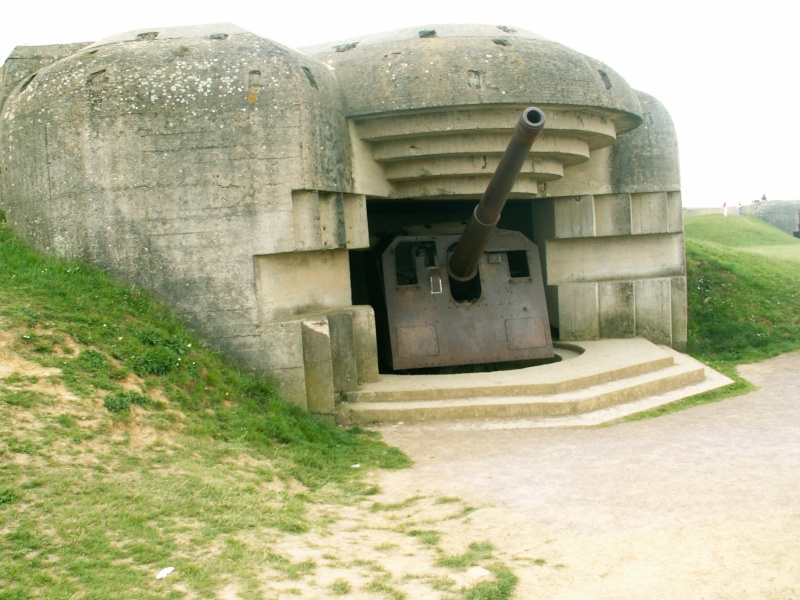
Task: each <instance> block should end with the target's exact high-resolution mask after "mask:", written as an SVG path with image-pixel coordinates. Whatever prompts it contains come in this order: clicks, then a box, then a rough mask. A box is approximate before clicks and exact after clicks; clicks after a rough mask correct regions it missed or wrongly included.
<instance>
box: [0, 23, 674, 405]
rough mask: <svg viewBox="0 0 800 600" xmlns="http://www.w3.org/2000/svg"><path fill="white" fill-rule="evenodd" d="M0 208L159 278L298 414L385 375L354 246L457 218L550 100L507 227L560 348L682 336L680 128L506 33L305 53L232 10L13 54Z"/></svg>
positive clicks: (211, 340) (155, 284)
mask: <svg viewBox="0 0 800 600" xmlns="http://www.w3.org/2000/svg"><path fill="white" fill-rule="evenodd" d="M1 89H2V94H3V96H2V98H1V99H0V100H2V102H3V105H2V118H1V119H0V134H2V135H3V136H4V137H5V139H7V140H9V144H8V148H7V151H6V152H4V153H3V154H2V156H0V169H2V171H0V206H2V208H3V209H4V210H5V212H6V215H7V219H8V221H9V222H10V223H11V224H12V226H13V227H14V228H15V229H16V230H17V231H18V232H20V234H21V235H23V236H24V237H26V238H27V239H29V240H30V241H31V242H33V243H34V244H35V245H36V246H37V247H39V248H40V249H43V250H48V251H51V252H55V253H59V254H62V255H66V256H70V257H74V258H78V259H81V260H86V261H89V262H93V263H95V264H98V265H100V266H101V267H103V268H105V269H107V270H109V271H110V272H112V273H114V274H115V275H116V276H118V277H119V278H121V279H123V280H125V281H128V282H130V283H132V284H135V285H141V286H144V287H148V288H150V289H152V290H154V291H155V292H156V293H157V294H159V295H160V296H161V297H162V298H164V299H165V300H167V301H168V302H169V303H170V304H171V305H172V306H174V307H175V308H176V310H178V311H179V312H180V313H182V314H183V315H185V316H186V318H187V319H188V320H189V322H190V324H191V325H192V326H193V327H194V328H195V329H196V330H197V331H198V333H200V334H201V335H202V337H203V338H204V339H205V341H206V343H208V344H209V345H211V346H213V347H216V348H219V349H221V350H222V351H224V352H225V353H227V354H228V355H229V356H231V357H232V358H233V359H234V360H235V361H237V362H238V363H239V364H240V365H242V366H243V367H245V368H248V369H252V370H254V371H257V372H262V373H268V374H270V375H271V376H272V377H274V379H275V381H276V382H277V383H278V385H279V387H280V389H281V392H282V394H283V396H284V397H285V398H286V399H287V400H289V401H291V402H294V403H296V404H298V405H299V406H303V407H305V408H308V409H309V410H313V411H316V412H321V413H333V412H334V411H335V410H336V405H335V401H336V399H337V398H341V397H342V396H343V395H344V394H347V393H349V392H351V391H353V390H356V389H358V388H359V387H360V386H361V385H362V384H364V383H365V382H370V381H375V380H377V379H378V378H379V369H378V356H377V351H376V347H377V335H378V333H377V331H379V328H376V322H375V314H374V311H373V309H372V307H371V306H370V305H369V304H368V302H366V301H365V300H366V299H367V298H368V294H366V292H365V288H366V287H367V286H368V280H369V275H368V274H367V269H366V266H365V264H364V263H365V256H366V251H367V249H369V248H370V247H372V246H374V245H375V244H376V243H377V241H378V238H380V237H381V235H380V234H382V233H383V232H388V231H392V230H395V229H402V228H406V227H411V226H422V227H424V226H425V225H429V224H435V223H444V222H459V221H462V220H465V219H466V218H468V216H469V214H470V212H471V210H472V206H474V204H475V203H476V201H477V199H478V198H480V196H481V195H482V194H483V191H484V190H485V188H486V185H487V183H488V181H489V180H490V178H491V175H492V173H493V172H494V171H495V169H496V167H497V164H498V161H499V160H500V156H501V155H502V153H503V151H504V149H505V147H506V144H507V142H508V138H509V135H510V133H511V131H512V128H513V127H514V123H515V122H516V120H517V118H518V115H519V113H520V111H521V110H522V109H524V108H525V107H527V106H530V105H535V106H538V107H540V108H541V109H542V110H543V111H544V112H545V114H546V115H547V124H546V127H545V130H544V132H543V133H542V136H541V138H540V139H539V140H538V141H537V143H536V145H535V146H534V148H533V150H532V152H531V153H530V155H529V156H528V157H527V158H526V161H525V164H524V165H523V168H522V173H521V174H520V176H519V178H518V180H517V182H516V185H515V186H514V188H513V189H512V190H511V194H510V199H509V204H508V206H507V210H506V211H505V212H504V214H503V217H502V221H501V226H502V227H504V228H507V229H510V230H514V231H520V232H522V233H523V234H524V235H525V236H526V237H528V238H529V239H530V240H532V241H533V242H535V243H536V245H537V246H538V248H539V254H540V259H541V270H542V273H543V277H544V284H545V296H546V301H545V304H546V310H547V313H548V316H549V321H550V324H551V325H552V326H553V331H554V332H555V336H556V337H557V338H558V340H560V341H561V342H572V341H579V340H598V339H606V338H631V337H643V338H646V339H648V340H651V341H652V342H655V343H656V344H663V345H666V346H671V347H673V348H675V349H678V350H680V349H683V348H684V347H685V344H686V327H687V326H686V274H685V259H684V251H683V225H682V218H681V215H682V210H681V200H680V184H679V174H678V162H677V160H678V159H677V144H676V140H675V134H674V130H673V127H672V124H671V121H670V119H669V116H668V114H667V113H666V111H665V110H664V108H663V107H662V106H661V105H660V104H659V103H658V102H657V101H656V100H655V99H653V98H652V97H650V96H647V95H646V94H643V93H641V92H637V91H635V90H633V89H631V88H630V86H628V84H627V83H626V82H625V80H624V79H623V78H622V77H621V76H619V75H618V74H617V73H616V72H614V71H613V69H611V68H610V67H608V66H607V65H605V64H603V63H601V62H599V61H596V60H594V59H592V58H589V57H586V56H583V55H581V54H579V53H577V52H575V51H573V50H570V49H569V48H566V47H565V46H563V45H561V44H558V43H555V42H551V41H549V40H546V39H543V38H541V37H539V36H537V35H535V34H532V33H529V32H525V31H522V30H514V29H512V28H509V27H494V26H482V25H475V26H464V25H458V26H456V25H434V26H426V27H419V28H414V29H407V30H402V31H397V32H391V33H386V34H379V35H375V36H368V37H364V38H359V39H353V40H344V41H340V42H335V43H328V44H322V45H319V46H315V47H311V48H306V49H303V51H302V52H299V51H296V50H292V49H290V48H286V47H285V46H282V45H280V44H278V43H275V42H272V41H270V40H265V39H263V38H260V37H258V36H256V35H254V34H252V33H249V32H247V31H244V30H242V29H240V28H237V27H235V26H232V25H208V26H200V27H186V28H173V29H161V30H147V31H144V30H142V31H133V32H128V33H124V34H120V35H118V36H115V37H112V38H108V39H106V40H103V41H101V42H97V43H94V44H74V45H69V46H56V47H42V48H25V47H21V48H18V49H16V50H15V51H14V53H13V54H12V56H11V57H9V59H8V61H6V63H5V65H4V67H3V81H2V88H1Z"/></svg>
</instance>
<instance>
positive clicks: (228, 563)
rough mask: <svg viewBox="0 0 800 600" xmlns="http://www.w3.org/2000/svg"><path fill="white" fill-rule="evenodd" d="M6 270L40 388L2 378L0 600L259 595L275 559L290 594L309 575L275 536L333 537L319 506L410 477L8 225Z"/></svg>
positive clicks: (101, 278)
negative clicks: (377, 478) (275, 544)
mask: <svg viewBox="0 0 800 600" xmlns="http://www.w3.org/2000/svg"><path fill="white" fill-rule="evenodd" d="M0 221H1V220H0ZM0 265H1V266H0V332H2V333H3V334H4V335H9V334H10V335H13V339H14V350H15V351H16V352H17V353H18V354H19V355H21V356H22V357H24V358H25V359H26V360H28V361H31V363H33V364H36V365H38V367H37V368H38V369H40V370H41V372H42V373H47V374H37V375H28V374H21V373H19V372H13V373H10V374H8V375H7V376H6V377H4V378H0V599H2V600H6V599H10V598H15V599H27V598H44V597H47V598H72V597H75V598H78V597H80V598H86V599H89V598H115V597H116V598H120V597H129V598H134V597H135V598H143V599H146V598H182V597H185V596H186V594H185V593H183V592H180V591H177V590H176V589H174V588H173V586H172V584H171V583H170V582H180V586H182V587H183V588H184V589H185V590H190V591H191V593H190V595H191V596H192V597H197V598H213V597H216V594H217V592H218V590H219V589H220V587H222V584H223V582H224V581H225V580H234V581H236V582H237V586H238V588H239V589H240V591H241V594H242V597H243V598H254V597H260V596H259V595H258V594H257V593H256V590H257V589H258V586H259V576H260V573H259V572H258V571H259V564H262V565H263V563H264V561H266V563H268V564H270V565H271V566H272V568H274V569H276V570H277V571H278V572H279V573H281V574H282V576H283V577H284V578H286V579H287V580H291V579H293V578H299V577H305V576H306V575H308V574H310V573H312V572H313V568H314V565H312V564H308V563H303V562H300V563H296V562H292V561H290V560H289V559H286V558H284V557H281V556H278V555H276V554H274V553H273V552H272V550H271V546H270V541H271V540H273V539H274V538H275V536H278V535H287V534H297V533H303V532H306V531H309V530H310V529H319V528H324V526H325V523H324V522H322V521H319V520H317V518H316V517H314V516H313V514H312V511H310V510H309V507H312V506H316V505H318V504H320V503H322V504H325V503H327V504H336V503H352V502H356V501H361V500H362V499H363V498H364V497H365V495H367V494H371V493H375V491H376V489H375V487H374V485H372V484H369V483H368V482H367V478H368V474H369V473H370V472H371V471H373V470H374V469H376V468H401V467H405V466H408V465H409V460H408V459H407V458H406V457H405V456H404V455H403V454H402V453H400V452H399V451H398V450H396V449H393V448H389V447H387V446H386V445H384V444H383V443H381V442H380V441H379V440H377V439H376V437H375V436H374V435H373V434H370V433H369V432H364V431H360V430H358V429H350V430H344V429H341V428H338V427H336V426H334V425H332V424H331V423H329V422H328V421H326V420H324V419H322V418H318V417H315V416H313V415H311V414H309V413H307V412H306V411H303V410H300V409H298V408H296V407H293V406H291V405H289V404H287V403H285V402H284V401H283V400H281V399H280V398H279V397H278V395H277V394H276V392H275V390H274V388H273V386H272V385H271V384H270V382H269V381H267V380H265V379H262V378H259V377H255V376H253V375H251V374H248V373H243V372H241V371H239V370H238V369H236V368H235V367H233V366H232V365H231V364H230V363H228V362H227V361H226V360H224V359H223V358H221V357H220V356H218V355H216V354H215V353H214V352H211V351H210V350H208V349H206V348H205V347H203V345H202V344H201V343H199V341H198V340H197V339H195V338H194V337H193V335H192V334H191V333H190V332H189V331H188V330H187V329H186V327H185V326H184V325H183V323H182V322H181V321H180V320H179V319H178V318H176V317H175V316H174V315H173V314H171V313H170V312H169V311H168V310H166V309H165V308H164V307H163V306H162V305H161V304H160V303H159V302H157V301H156V300H155V299H153V298H152V297H151V296H150V295H149V294H147V293H146V292H144V291H142V290H138V289H135V288H131V287H125V286H120V285H117V284H115V283H114V282H113V281H112V280H111V279H110V278H109V277H108V276H106V275H104V274H103V273H101V272H99V271H98V270H95V269H92V268H88V267H86V266H83V265H77V264H73V263H69V262H64V261H61V260H58V259H55V258H52V257H44V256H42V255H40V254H38V253H36V252H33V251H31V250H30V249H29V248H28V247H27V246H26V245H25V244H23V243H21V242H20V241H18V240H17V239H16V238H15V236H14V235H13V234H12V232H11V231H10V230H9V229H8V228H7V227H6V226H5V225H4V224H2V222H0ZM356 463H358V464H360V465H362V468H361V469H353V468H352V465H353V464H356ZM270 532H272V533H270ZM253 556H257V557H260V558H263V559H264V560H263V561H253ZM166 566H172V567H174V568H175V573H174V574H173V575H170V576H169V577H168V578H166V579H164V580H163V581H161V580H156V579H155V573H157V572H158V571H160V570H161V569H162V568H164V567H166ZM340 587H341V586H340Z"/></svg>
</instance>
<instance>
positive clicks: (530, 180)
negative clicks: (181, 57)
mask: <svg viewBox="0 0 800 600" xmlns="http://www.w3.org/2000/svg"><path fill="white" fill-rule="evenodd" d="M304 51H305V52H307V53H309V54H310V55H311V56H314V57H315V58H316V59H317V60H319V61H321V62H323V63H324V64H326V65H328V66H329V68H331V69H332V70H333V72H334V74H335V76H336V79H337V81H338V82H339V84H340V85H341V87H342V95H343V99H344V108H345V111H346V115H347V117H348V119H349V120H350V122H351V123H352V125H353V127H354V133H355V135H356V136H357V138H358V139H359V140H361V141H362V142H364V143H366V144H368V145H369V147H370V150H371V156H372V158H373V159H374V160H375V161H376V162H377V163H379V164H380V165H381V166H382V167H383V174H384V177H385V179H386V181H388V183H389V184H390V189H388V190H386V189H380V188H378V189H375V190H374V191H376V193H378V195H383V196H387V197H398V198H431V197H437V198H447V197H459V198H475V197H480V195H481V194H482V193H483V190H484V189H485V187H486V184H487V183H488V180H489V179H490V177H491V174H492V173H494V170H495V168H496V166H497V163H498V162H499V159H500V156H501V155H502V153H503V151H504V150H505V147H506V144H507V142H508V138H509V135H510V131H511V128H512V127H513V125H514V123H515V122H516V118H517V117H518V115H519V113H520V112H521V111H522V110H523V109H524V108H525V107H526V106H529V105H530V104H532V103H534V102H535V103H536V105H537V106H538V107H539V108H541V109H543V110H544V111H545V112H546V114H547V128H546V130H545V132H544V134H543V135H542V136H541V138H540V139H539V140H538V141H537V143H536V145H535V146H534V148H533V151H532V152H531V155H530V157H529V158H528V161H527V162H526V164H525V166H524V167H523V170H522V173H521V175H520V177H519V179H518V180H517V184H516V186H515V188H514V189H513V190H512V195H511V197H512V198H513V197H531V196H537V195H539V193H540V190H539V187H538V184H541V183H543V182H548V181H553V180H557V179H560V178H562V177H563V176H564V168H565V167H569V166H571V165H575V164H580V163H582V162H586V161H587V160H589V158H590V155H591V152H593V151H595V150H598V149H600V148H605V147H608V146H611V145H612V144H613V143H614V141H615V140H616V138H617V136H618V135H619V134H621V133H624V132H626V131H630V130H632V129H634V128H635V127H637V126H638V125H639V124H640V123H641V122H642V109H641V105H640V103H639V99H638V97H637V94H636V93H635V91H634V90H632V89H631V88H630V86H629V85H628V84H627V83H626V82H625V80H624V79H623V78H622V77H620V76H619V75H618V74H617V73H616V72H614V71H613V69H611V68H610V67H608V66H607V65H605V64H603V63H601V62H599V61H596V60H594V59H592V58H589V57H587V56H584V55H582V54H580V53H578V52H575V51H574V50H571V49H569V48H567V47H566V46H563V45H561V44H558V43H555V42H552V41H549V40H547V39H545V38H543V37H541V36H538V35H536V34H533V33H530V32H527V31H524V30H520V29H513V28H509V27H494V26H489V25H430V26H425V27H420V28H413V29H404V30H400V31H395V32H390V33H386V34H382V35H376V36H367V37H364V38H358V39H351V40H341V41H338V42H334V43H330V44H324V45H321V46H314V47H310V48H306V49H304ZM355 164H356V168H358V162H356V163H355ZM358 175H359V173H356V176H357V177H358ZM365 179H366V178H365V177H362V181H364V180H365ZM364 185H365V186H367V187H368V184H366V183H364ZM366 191H367V193H369V190H366Z"/></svg>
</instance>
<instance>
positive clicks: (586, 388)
mask: <svg viewBox="0 0 800 600" xmlns="http://www.w3.org/2000/svg"><path fill="white" fill-rule="evenodd" d="M556 346H557V347H556V353H557V354H558V355H559V357H560V358H561V361H559V362H555V363H551V364H546V365H539V366H534V367H526V368H521V369H514V370H505V371H493V372H488V373H461V374H447V375H382V376H381V379H380V380H379V381H377V382H373V383H368V384H364V385H362V386H361V387H359V388H358V389H357V390H355V391H353V392H349V393H348V394H347V395H346V398H345V399H344V401H343V402H341V403H339V405H338V406H337V411H336V420H337V422H339V423H342V424H371V423H396V422H401V421H402V422H404V423H414V422H423V421H442V420H446V421H452V420H465V419H484V420H487V419H488V420H493V419H494V420H509V419H513V420H520V423H522V422H524V423H525V426H579V425H595V424H600V423H604V422H608V421H612V420H615V419H618V418H621V417H624V416H627V415H630V414H634V413H637V412H641V411H643V410H648V409H651V408H655V407H656V406H661V405H663V404H668V403H670V402H675V401H676V400H680V399H682V398H687V397H689V396H694V395H696V394H699V393H702V392H705V391H708V390H712V389H715V388H718V387H722V386H724V385H727V384H729V383H732V381H731V380H730V379H729V378H727V377H725V376H723V375H721V374H719V373H717V372H716V371H714V370H713V369H710V368H709V367H707V366H705V365H704V364H702V363H700V362H698V361H697V360H695V359H693V358H691V357H689V356H687V355H685V354H681V353H680V352H676V351H674V350H672V349H671V348H667V347H664V346H657V345H655V344H653V343H651V342H648V341H647V340H645V339H641V338H634V339H613V340H597V341H587V342H571V343H569V344H557V345H556Z"/></svg>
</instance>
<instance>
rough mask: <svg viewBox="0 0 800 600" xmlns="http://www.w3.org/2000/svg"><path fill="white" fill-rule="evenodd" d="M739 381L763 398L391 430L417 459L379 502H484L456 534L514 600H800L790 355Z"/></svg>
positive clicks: (797, 383) (795, 397)
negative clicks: (491, 561)
mask: <svg viewBox="0 0 800 600" xmlns="http://www.w3.org/2000/svg"><path fill="white" fill-rule="evenodd" d="M740 372H741V373H742V375H743V376H744V377H745V378H746V379H748V380H750V381H751V382H753V383H754V384H756V385H757V386H759V389H758V390H757V391H755V392H752V393H750V394H747V395H745V396H741V397H738V398H733V399H728V400H725V401H723V402H720V403H716V404H710V405H705V406H701V407H698V408H694V409H691V410H688V411H684V412H681V413H677V414H674V415H670V416H667V417H662V418H659V419H653V420H648V421H642V422H635V423H626V424H621V425H616V426H613V427H607V428H600V429H557V430H554V429H518V428H505V427H504V426H503V424H500V423H473V424H466V425H465V424H455V423H451V424H428V425H413V426H412V425H396V426H391V427H385V428H383V429H382V430H381V431H382V433H383V436H384V439H385V441H386V442H387V443H389V444H392V445H395V446H398V447H399V448H401V449H402V450H404V451H405V452H406V453H408V454H409V455H410V456H411V457H412V458H413V459H414V460H415V461H416V466H415V467H414V468H413V469H409V470H405V471H400V472H390V473H384V474H382V475H381V477H380V485H381V488H382V490H383V497H385V498H391V499H393V501H397V499H398V498H404V497H409V496H413V495H415V494H416V495H421V496H425V497H437V496H438V497H453V496H457V497H459V498H461V499H462V500H463V501H464V502H466V503H470V504H473V505H475V506H481V507H482V508H481V509H480V510H479V511H478V512H476V513H475V515H474V518H473V519H472V520H471V522H470V523H469V525H468V526H467V527H464V526H462V525H458V528H459V530H458V531H455V530H454V531H451V532H450V533H451V534H456V535H461V536H466V538H465V539H464V540H463V542H464V543H468V541H469V540H484V539H485V540H490V541H491V542H492V543H493V544H494V545H495V546H496V547H497V548H498V552H497V556H498V557H499V558H502V560H503V561H504V562H506V564H507V565H508V566H509V567H511V568H512V570H513V571H514V572H515V573H516V574H517V575H518V576H519V578H520V583H519V586H518V588H517V594H516V595H515V597H516V598H521V599H533V598H543V599H567V598H576V599H578V598H580V599H585V598H592V599H603V598H609V599H610V598H614V599H623V598H624V599H634V598H635V599H638V598H642V599H644V598H646V599H655V598H669V599H674V598H693V599H694V598H697V599H700V598H704V599H723V598H725V599H728V598H731V599H733V598H736V599H739V598H741V599H744V598H748V599H750V598H776V599H778V598H780V599H796V598H800V375H798V373H800V353H793V354H789V355H785V356H781V357H778V358H775V359H772V360H769V361H765V362H763V363H760V364H756V365H746V366H742V367H741V368H740ZM454 527H455V524H454ZM439 529H441V530H446V529H447V525H446V524H441V523H440V524H439ZM451 542H453V540H452V539H451Z"/></svg>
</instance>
